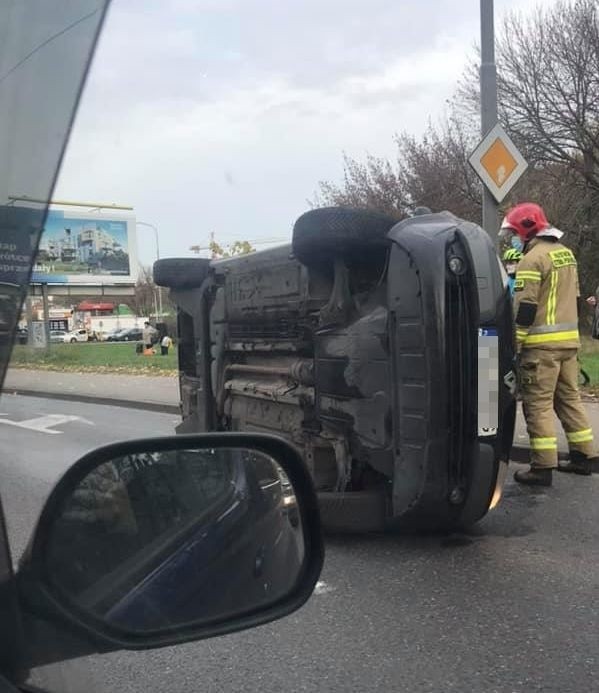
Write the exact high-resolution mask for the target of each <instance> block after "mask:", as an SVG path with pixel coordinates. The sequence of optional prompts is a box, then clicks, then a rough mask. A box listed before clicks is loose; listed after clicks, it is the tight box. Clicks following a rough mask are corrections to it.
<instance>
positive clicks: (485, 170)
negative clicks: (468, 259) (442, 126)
mask: <svg viewBox="0 0 599 693" xmlns="http://www.w3.org/2000/svg"><path fill="white" fill-rule="evenodd" d="M468 161H469V162H470V165H471V166H472V168H473V169H474V170H475V171H476V173H477V175H478V177H479V178H480V179H481V181H482V182H483V184H484V188H485V193H487V194H488V195H489V196H490V197H491V198H492V200H493V205H494V208H495V209H497V205H498V204H499V203H500V202H501V201H502V200H503V199H504V198H505V196H506V195H507V194H508V193H509V191H510V190H511V189H512V188H513V187H514V185H515V184H516V183H517V182H518V180H519V178H520V176H521V175H522V174H523V173H524V171H526V169H527V167H528V164H527V163H526V160H525V159H524V157H523V156H522V154H520V152H519V151H518V148H517V147H516V145H515V144H514V143H513V142H512V140H511V139H510V137H509V135H508V134H507V132H505V130H504V129H503V128H502V127H501V125H500V124H499V123H497V124H496V125H495V126H494V127H493V128H491V130H490V131H489V132H488V133H487V135H486V136H485V137H483V139H482V140H481V141H480V143H479V145H478V146H477V148H476V149H475V150H474V152H473V153H472V155H471V156H470V159H469V160H468ZM485 230H486V231H488V229H485ZM497 230H498V229H497V228H496V229H495V231H494V233H495V237H496V235H497ZM491 235H493V234H491Z"/></svg>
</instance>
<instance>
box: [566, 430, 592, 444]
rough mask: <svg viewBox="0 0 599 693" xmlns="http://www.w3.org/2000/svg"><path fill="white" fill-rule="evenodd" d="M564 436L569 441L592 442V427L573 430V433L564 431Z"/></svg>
mask: <svg viewBox="0 0 599 693" xmlns="http://www.w3.org/2000/svg"><path fill="white" fill-rule="evenodd" d="M566 438H567V439H568V442H569V443H592V442H593V429H591V428H585V429H584V431H574V432H573V433H566Z"/></svg>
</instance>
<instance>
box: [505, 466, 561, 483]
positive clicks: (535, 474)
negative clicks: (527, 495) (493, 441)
mask: <svg viewBox="0 0 599 693" xmlns="http://www.w3.org/2000/svg"><path fill="white" fill-rule="evenodd" d="M551 472H552V470H551V469H542V468H540V467H531V468H530V469H529V470H527V471H524V470H523V469H520V470H518V471H517V472H516V473H515V474H514V479H515V480H516V481H517V482H518V483H519V484H526V486H551V484H552V483H553V474H552V473H551Z"/></svg>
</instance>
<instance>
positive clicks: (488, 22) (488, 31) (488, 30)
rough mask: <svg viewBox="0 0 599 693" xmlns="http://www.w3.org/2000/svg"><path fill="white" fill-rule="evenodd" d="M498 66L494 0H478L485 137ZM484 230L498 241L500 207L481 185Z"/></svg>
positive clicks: (492, 119) (493, 111)
mask: <svg viewBox="0 0 599 693" xmlns="http://www.w3.org/2000/svg"><path fill="white" fill-rule="evenodd" d="M497 121H498V118H497V67H496V65H495V27H494V22H493V0H480V126H481V134H482V136H483V137H484V136H485V135H486V134H487V133H488V132H489V131H490V130H491V129H492V128H493V127H494V126H495V125H496V124H497ZM483 228H484V230H485V231H486V232H487V233H488V234H489V235H490V236H491V238H492V239H493V241H496V240H497V234H498V232H499V207H498V204H497V202H496V201H495V198H494V197H493V195H492V194H491V191H490V190H488V189H487V187H486V186H485V185H483Z"/></svg>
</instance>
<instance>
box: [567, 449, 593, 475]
mask: <svg viewBox="0 0 599 693" xmlns="http://www.w3.org/2000/svg"><path fill="white" fill-rule="evenodd" d="M557 468H558V469H559V471H560V472H567V473H568V474H582V475H583V476H589V475H590V474H599V457H587V456H586V455H583V454H582V452H580V451H578V450H572V451H571V452H570V459H569V460H564V461H563V462H558V464H557Z"/></svg>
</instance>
